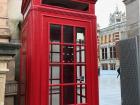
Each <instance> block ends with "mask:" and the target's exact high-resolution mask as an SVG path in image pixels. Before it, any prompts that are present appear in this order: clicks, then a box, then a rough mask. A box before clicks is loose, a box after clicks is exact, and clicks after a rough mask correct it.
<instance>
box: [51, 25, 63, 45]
mask: <svg viewBox="0 0 140 105" xmlns="http://www.w3.org/2000/svg"><path fill="white" fill-rule="evenodd" d="M50 40H51V42H60V40H61V26H60V25H56V24H51V25H50Z"/></svg>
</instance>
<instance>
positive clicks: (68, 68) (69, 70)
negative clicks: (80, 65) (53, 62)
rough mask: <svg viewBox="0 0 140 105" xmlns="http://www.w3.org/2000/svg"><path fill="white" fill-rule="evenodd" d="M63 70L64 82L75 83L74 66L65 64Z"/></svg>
mask: <svg viewBox="0 0 140 105" xmlns="http://www.w3.org/2000/svg"><path fill="white" fill-rule="evenodd" d="M63 72H64V74H63V79H64V80H63V81H64V83H74V66H73V65H64V68H63Z"/></svg>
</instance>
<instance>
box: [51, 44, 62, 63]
mask: <svg viewBox="0 0 140 105" xmlns="http://www.w3.org/2000/svg"><path fill="white" fill-rule="evenodd" d="M50 61H51V62H60V45H50Z"/></svg>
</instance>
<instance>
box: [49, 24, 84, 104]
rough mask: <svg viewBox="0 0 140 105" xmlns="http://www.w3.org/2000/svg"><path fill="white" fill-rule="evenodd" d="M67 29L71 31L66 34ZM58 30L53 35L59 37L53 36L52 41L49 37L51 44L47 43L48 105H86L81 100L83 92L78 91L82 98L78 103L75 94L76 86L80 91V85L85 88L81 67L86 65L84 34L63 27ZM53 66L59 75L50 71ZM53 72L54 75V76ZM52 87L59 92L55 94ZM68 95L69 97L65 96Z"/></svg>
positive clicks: (72, 28)
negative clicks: (48, 62)
mask: <svg viewBox="0 0 140 105" xmlns="http://www.w3.org/2000/svg"><path fill="white" fill-rule="evenodd" d="M52 26H53V25H52ZM55 27H57V26H55ZM67 28H68V30H70V31H71V32H70V33H68V30H67ZM50 29H51V28H50ZM52 29H53V28H52ZM65 29H66V30H65ZM59 30H61V32H59ZM59 30H57V31H58V32H54V34H56V33H59V34H60V35H59V37H58V36H57V37H56V35H53V36H55V38H54V40H53V37H50V38H51V40H50V41H51V42H49V44H50V71H49V72H50V74H49V75H50V79H49V81H50V82H49V83H50V84H49V87H50V89H49V90H50V91H49V93H50V101H49V104H50V105H65V104H66V105H86V101H84V99H83V98H82V97H86V96H83V95H82V93H81V92H82V91H85V90H80V91H81V92H80V96H79V97H81V98H82V101H80V102H78V95H79V93H77V87H78V86H79V88H80V89H81V88H83V86H82V85H84V86H86V82H85V81H86V80H85V78H86V73H85V71H86V70H85V68H84V70H83V67H85V65H86V63H85V32H84V30H82V29H81V28H76V27H71V26H63V25H61V27H59ZM52 33H53V31H51V33H50V34H52ZM66 35H67V36H66ZM68 39H70V40H68ZM77 52H78V53H79V58H77V56H78V54H77ZM52 56H54V57H52ZM77 59H79V60H77ZM53 66H56V67H59V73H58V71H57V70H56V71H55V70H52V69H51V68H52V67H53ZM77 66H79V67H80V75H79V79H80V82H77ZM55 72H56V75H54V73H55ZM58 74H59V76H58ZM54 76H55V77H54ZM83 81H84V82H83ZM54 87H59V92H57V89H55V88H54ZM68 90H69V91H68ZM69 92H70V93H69ZM68 93H69V96H68V95H67V94H68ZM55 94H56V95H55ZM56 97H57V98H56ZM68 97H69V100H68ZM65 98H66V99H65ZM54 99H56V100H57V102H58V104H56V103H55V104H54V103H53V100H54Z"/></svg>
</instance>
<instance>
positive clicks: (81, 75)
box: [77, 66, 86, 83]
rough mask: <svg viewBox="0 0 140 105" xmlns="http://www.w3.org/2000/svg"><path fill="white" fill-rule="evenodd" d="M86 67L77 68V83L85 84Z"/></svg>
mask: <svg viewBox="0 0 140 105" xmlns="http://www.w3.org/2000/svg"><path fill="white" fill-rule="evenodd" d="M85 79H86V73H85V66H77V83H85Z"/></svg>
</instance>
